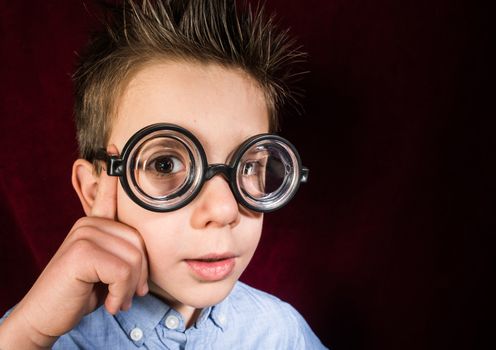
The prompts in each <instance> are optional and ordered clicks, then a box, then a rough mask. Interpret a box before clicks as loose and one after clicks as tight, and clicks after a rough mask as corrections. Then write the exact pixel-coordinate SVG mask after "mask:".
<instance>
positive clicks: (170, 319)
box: [165, 315, 179, 329]
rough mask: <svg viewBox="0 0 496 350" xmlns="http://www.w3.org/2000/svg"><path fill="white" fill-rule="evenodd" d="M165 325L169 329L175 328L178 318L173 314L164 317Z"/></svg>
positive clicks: (177, 325) (177, 324)
mask: <svg viewBox="0 0 496 350" xmlns="http://www.w3.org/2000/svg"><path fill="white" fill-rule="evenodd" d="M165 326H166V327H167V328H169V329H176V328H177V327H179V319H178V318H177V317H176V316H174V315H171V316H167V318H166V319H165Z"/></svg>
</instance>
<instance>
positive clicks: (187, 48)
mask: <svg viewBox="0 0 496 350" xmlns="http://www.w3.org/2000/svg"><path fill="white" fill-rule="evenodd" d="M105 13H106V15H105V20H104V23H105V29H104V30H103V31H101V32H98V33H95V34H94V35H93V36H92V39H91V41H90V43H89V45H88V46H87V48H86V50H85V51H84V52H83V54H82V55H81V56H80V62H79V65H78V67H77V70H76V72H75V74H74V83H75V108H74V109H75V117H76V128H77V136H78V142H79V150H80V155H81V157H82V158H85V159H87V160H90V161H94V155H95V152H96V150H97V149H98V148H100V147H104V146H106V145H107V142H108V137H109V135H110V131H111V130H110V128H111V125H112V118H113V116H114V113H115V103H116V100H117V99H118V97H119V96H120V94H121V93H122V91H123V89H124V88H125V85H126V82H128V80H129V79H130V78H131V76H132V75H133V73H134V72H136V71H137V70H139V69H140V68H141V67H143V65H144V64H146V63H147V62H150V61H151V60H155V59H157V58H158V59H161V58H166V59H167V58H169V59H180V60H185V61H188V62H189V61H191V62H195V63H216V64H219V65H222V66H225V67H232V68H241V69H242V70H244V71H246V72H247V73H248V74H249V75H250V76H251V77H253V78H254V79H255V81H256V82H257V83H258V84H259V85H260V87H261V88H262V90H263V92H264V94H265V98H266V101H267V106H268V112H269V118H270V121H269V125H270V129H271V131H275V130H277V129H278V127H279V126H278V125H279V121H278V119H279V118H278V114H279V113H280V111H281V109H282V107H283V106H284V105H286V104H287V103H288V102H289V104H290V105H294V106H297V105H298V104H297V102H296V98H295V96H296V95H298V90H297V89H295V85H294V82H295V81H296V80H298V79H299V76H300V75H301V74H302V72H301V70H300V69H301V65H300V63H302V62H303V61H304V59H305V54H304V53H303V52H302V51H301V50H300V47H299V46H297V45H296V43H295V40H294V39H293V38H291V37H290V36H289V35H288V30H280V29H279V28H278V25H277V24H276V23H275V20H274V17H273V16H267V14H266V13H265V10H264V7H263V6H261V5H260V4H258V5H256V6H254V7H252V6H251V5H250V4H249V3H248V2H246V1H245V2H243V3H242V4H236V0H162V1H161V0H157V1H152V0H141V2H140V3H138V0H134V1H133V0H124V1H123V3H122V4H121V5H119V6H112V7H107V8H106V10H105Z"/></svg>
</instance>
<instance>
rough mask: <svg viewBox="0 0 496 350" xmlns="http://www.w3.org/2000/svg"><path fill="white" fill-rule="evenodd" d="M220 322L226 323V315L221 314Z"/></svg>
mask: <svg viewBox="0 0 496 350" xmlns="http://www.w3.org/2000/svg"><path fill="white" fill-rule="evenodd" d="M219 322H220V323H221V324H223V325H224V324H225V323H226V316H224V315H219Z"/></svg>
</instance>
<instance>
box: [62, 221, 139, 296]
mask: <svg viewBox="0 0 496 350" xmlns="http://www.w3.org/2000/svg"><path fill="white" fill-rule="evenodd" d="M83 222H84V223H83ZM70 240H71V241H72V242H76V241H78V240H88V241H91V242H93V243H95V244H97V246H99V247H101V248H102V249H105V250H107V251H109V252H110V253H112V254H114V255H117V256H119V257H121V258H122V259H124V260H126V261H128V262H129V263H132V264H133V266H135V268H136V269H137V275H138V276H139V278H138V281H137V286H136V294H138V295H140V296H143V295H146V293H147V292H148V283H147V282H148V254H147V252H146V246H145V242H144V241H143V238H142V237H141V235H140V234H139V232H138V231H136V230H135V229H134V228H132V227H130V226H127V225H125V224H123V223H120V222H116V221H111V220H105V221H104V222H103V223H102V219H101V218H83V219H81V220H80V225H78V227H77V228H76V229H75V230H74V231H73V232H72V233H71V238H70ZM69 248H70V245H68V247H67V248H66V249H69Z"/></svg>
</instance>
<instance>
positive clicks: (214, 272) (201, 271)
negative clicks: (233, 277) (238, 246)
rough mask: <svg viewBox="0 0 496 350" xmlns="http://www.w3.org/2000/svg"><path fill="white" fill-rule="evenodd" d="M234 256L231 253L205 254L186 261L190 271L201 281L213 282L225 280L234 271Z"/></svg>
mask: <svg viewBox="0 0 496 350" xmlns="http://www.w3.org/2000/svg"><path fill="white" fill-rule="evenodd" d="M235 258H236V256H235V255H234V254H231V253H225V254H207V255H204V256H201V257H198V258H195V259H186V260H185V261H186V263H187V264H188V266H189V267H190V269H191V271H192V272H193V274H194V275H195V277H197V278H198V279H199V280H201V281H205V282H215V281H220V280H223V279H225V278H227V277H228V276H229V275H230V274H231V273H232V272H233V270H234V266H235V265H236V261H235Z"/></svg>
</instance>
